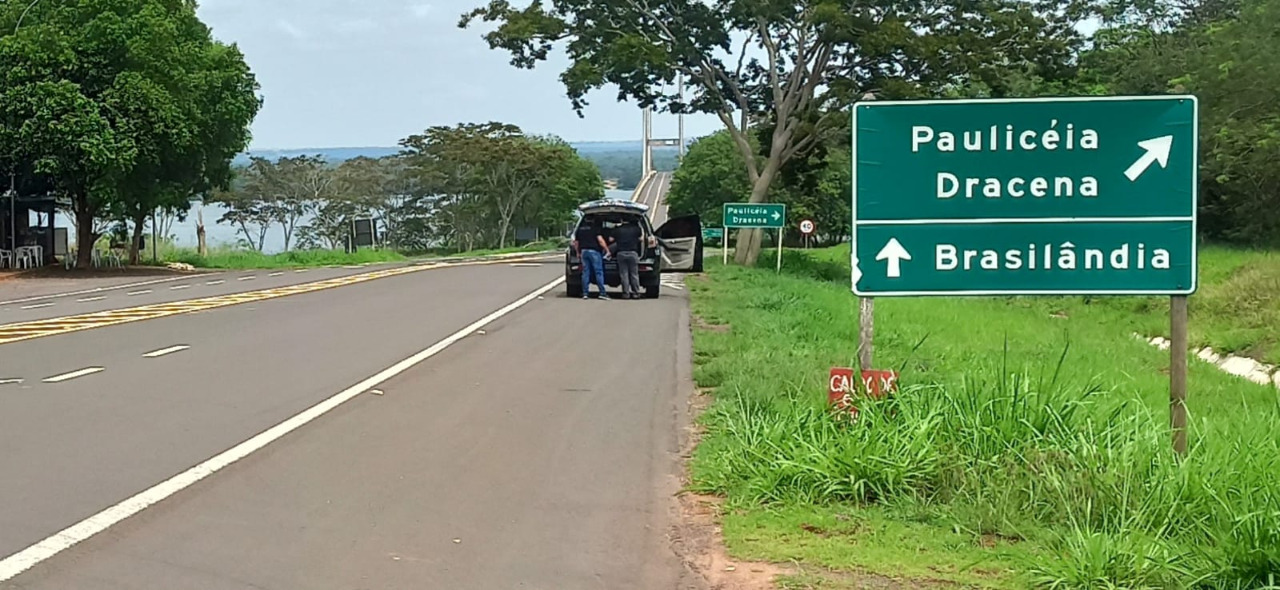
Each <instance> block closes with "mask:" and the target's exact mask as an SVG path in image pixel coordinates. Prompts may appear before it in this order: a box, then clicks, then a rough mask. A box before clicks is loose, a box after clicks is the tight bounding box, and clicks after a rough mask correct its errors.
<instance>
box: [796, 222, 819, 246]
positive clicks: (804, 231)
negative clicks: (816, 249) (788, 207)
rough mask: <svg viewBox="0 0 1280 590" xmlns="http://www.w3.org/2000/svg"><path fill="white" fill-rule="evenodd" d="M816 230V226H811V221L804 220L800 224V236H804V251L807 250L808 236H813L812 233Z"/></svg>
mask: <svg viewBox="0 0 1280 590" xmlns="http://www.w3.org/2000/svg"><path fill="white" fill-rule="evenodd" d="M816 229H817V226H815V225H814V224H813V220H812V219H805V220H803V221H801V222H800V235H802V236H804V247H805V249H808V248H809V236H811V235H813V232H814V230H816Z"/></svg>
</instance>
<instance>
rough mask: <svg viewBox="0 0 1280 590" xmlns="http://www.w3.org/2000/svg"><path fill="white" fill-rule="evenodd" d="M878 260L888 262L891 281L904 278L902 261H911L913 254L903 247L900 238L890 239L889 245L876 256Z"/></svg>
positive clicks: (887, 274)
mask: <svg viewBox="0 0 1280 590" xmlns="http://www.w3.org/2000/svg"><path fill="white" fill-rule="evenodd" d="M876 260H877V261H880V260H888V261H889V269H888V272H887V273H886V276H888V277H889V278H891V279H896V278H898V277H900V276H902V261H903V260H911V254H910V253H908V252H907V249H906V248H903V247H902V243H901V242H899V241H898V238H889V243H888V244H885V245H884V248H882V249H881V250H880V253H879V254H876Z"/></svg>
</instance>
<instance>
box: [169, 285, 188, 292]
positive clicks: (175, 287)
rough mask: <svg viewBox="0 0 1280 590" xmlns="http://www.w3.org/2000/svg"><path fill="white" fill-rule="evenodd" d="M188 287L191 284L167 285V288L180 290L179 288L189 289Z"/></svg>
mask: <svg viewBox="0 0 1280 590" xmlns="http://www.w3.org/2000/svg"><path fill="white" fill-rule="evenodd" d="M190 288H191V285H177V286H174V287H169V290H170V291H177V290H180V289H190Z"/></svg>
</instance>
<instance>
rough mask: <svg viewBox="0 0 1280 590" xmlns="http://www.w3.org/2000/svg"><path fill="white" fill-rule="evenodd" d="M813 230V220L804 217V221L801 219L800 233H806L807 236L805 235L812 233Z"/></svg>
mask: <svg viewBox="0 0 1280 590" xmlns="http://www.w3.org/2000/svg"><path fill="white" fill-rule="evenodd" d="M813 230H814V227H813V222H812V221H810V220H808V219H806V220H804V221H801V222H800V233H802V234H804V235H806V236H807V235H809V234H811V233H813Z"/></svg>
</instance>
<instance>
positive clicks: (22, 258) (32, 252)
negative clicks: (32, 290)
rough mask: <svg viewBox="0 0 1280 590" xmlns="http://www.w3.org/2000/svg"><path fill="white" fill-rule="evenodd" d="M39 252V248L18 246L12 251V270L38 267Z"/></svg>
mask: <svg viewBox="0 0 1280 590" xmlns="http://www.w3.org/2000/svg"><path fill="white" fill-rule="evenodd" d="M39 250H40V247H39V246H19V247H18V249H17V250H16V251H14V258H15V259H16V261H15V264H14V268H21V269H28V268H35V267H36V266H39V264H38V261H39V260H40V258H39V256H38V254H39Z"/></svg>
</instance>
